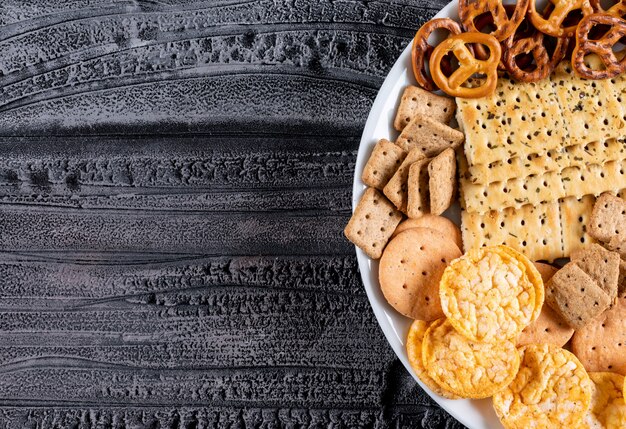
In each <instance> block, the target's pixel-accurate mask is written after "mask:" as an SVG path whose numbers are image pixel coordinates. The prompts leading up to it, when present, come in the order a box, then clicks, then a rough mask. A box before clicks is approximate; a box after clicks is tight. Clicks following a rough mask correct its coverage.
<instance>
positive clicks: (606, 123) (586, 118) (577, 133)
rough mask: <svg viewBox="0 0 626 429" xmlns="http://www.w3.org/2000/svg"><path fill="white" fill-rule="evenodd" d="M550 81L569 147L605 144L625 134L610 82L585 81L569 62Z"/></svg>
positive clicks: (622, 119)
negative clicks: (602, 142)
mask: <svg viewBox="0 0 626 429" xmlns="http://www.w3.org/2000/svg"><path fill="white" fill-rule="evenodd" d="M591 60H592V61H596V60H593V59H591ZM550 81H551V82H552V85H553V87H554V91H555V93H556V95H557V99H558V102H559V104H560V106H561V112H562V113H561V114H562V116H563V121H564V124H563V125H564V127H565V129H566V130H567V132H568V141H569V144H585V143H590V142H594V141H604V140H606V139H608V138H611V137H619V136H620V135H623V134H624V126H625V125H626V122H625V121H624V118H623V114H622V107H621V105H620V103H619V102H618V101H617V96H616V92H615V88H614V87H613V84H612V83H611V82H610V81H608V80H586V79H582V78H580V77H578V76H576V74H575V73H574V72H573V70H572V66H571V64H570V62H569V61H563V62H561V63H560V64H559V65H558V66H557V67H556V69H555V70H554V72H553V73H552V74H551V75H550Z"/></svg>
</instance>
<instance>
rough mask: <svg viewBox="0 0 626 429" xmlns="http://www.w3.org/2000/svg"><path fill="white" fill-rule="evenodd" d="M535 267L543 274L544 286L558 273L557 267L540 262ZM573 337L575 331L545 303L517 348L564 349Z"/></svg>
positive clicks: (525, 329)
mask: <svg viewBox="0 0 626 429" xmlns="http://www.w3.org/2000/svg"><path fill="white" fill-rule="evenodd" d="M535 266H536V267H537V271H539V273H540V274H541V279H542V280H543V282H544V284H545V283H547V282H548V280H550V279H551V278H552V276H553V275H554V273H556V272H557V271H558V269H557V268H556V267H553V266H552V265H548V264H542V263H540V262H535ZM572 335H574V329H573V328H570V327H569V325H568V324H567V323H565V321H564V320H563V318H562V317H561V316H559V315H558V314H557V313H555V312H554V310H552V309H551V308H550V306H548V305H547V304H545V303H544V305H543V307H542V309H541V313H540V314H539V317H538V318H537V320H535V321H534V322H532V323H531V324H530V325H528V326H527V327H526V328H524V330H523V331H522V333H521V334H520V336H519V337H518V338H517V346H518V347H523V346H527V345H529V344H541V343H550V344H554V345H555V346H557V347H563V346H564V345H565V344H566V343H567V342H568V341H569V340H570V338H572Z"/></svg>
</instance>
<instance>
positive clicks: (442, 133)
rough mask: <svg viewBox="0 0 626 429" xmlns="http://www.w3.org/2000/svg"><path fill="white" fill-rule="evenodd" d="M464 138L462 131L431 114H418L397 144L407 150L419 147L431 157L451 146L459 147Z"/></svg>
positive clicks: (405, 128)
mask: <svg viewBox="0 0 626 429" xmlns="http://www.w3.org/2000/svg"><path fill="white" fill-rule="evenodd" d="M464 139H465V136H464V135H463V133H462V132H461V131H459V130H455V129H454V128H450V127H449V126H447V125H445V124H442V123H440V122H437V121H435V120H434V119H432V118H430V117H429V116H426V115H420V114H418V115H415V117H414V118H413V120H412V121H411V122H409V123H408V124H407V126H406V127H404V130H402V133H401V134H400V136H399V137H398V139H397V140H396V144H397V145H398V146H400V147H401V148H403V149H404V150H406V151H410V150H411V149H415V148H418V149H420V150H421V151H422V153H423V154H424V156H426V157H429V158H430V157H433V156H437V155H439V154H440V153H441V152H443V150H444V149H447V148H449V147H452V148H456V147H458V146H459V145H461V143H463V140H464Z"/></svg>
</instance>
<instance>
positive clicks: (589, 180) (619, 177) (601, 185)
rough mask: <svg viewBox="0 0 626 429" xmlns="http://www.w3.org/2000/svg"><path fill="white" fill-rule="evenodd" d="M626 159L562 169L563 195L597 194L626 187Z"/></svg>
mask: <svg viewBox="0 0 626 429" xmlns="http://www.w3.org/2000/svg"><path fill="white" fill-rule="evenodd" d="M625 162H626V161H609V162H607V163H606V164H604V165H599V164H588V165H586V166H579V167H569V168H566V169H565V170H563V171H562V173H561V177H562V180H563V191H564V194H563V197H581V196H583V195H588V194H593V195H597V194H600V193H602V192H605V191H612V190H614V189H622V188H625V187H626V174H623V173H624V166H623V164H624V163H625Z"/></svg>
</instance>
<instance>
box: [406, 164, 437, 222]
mask: <svg viewBox="0 0 626 429" xmlns="http://www.w3.org/2000/svg"><path fill="white" fill-rule="evenodd" d="M430 162H431V160H430V158H427V159H422V160H419V161H417V162H414V163H413V164H412V165H411V167H410V169H409V180H408V188H409V192H408V194H409V196H408V200H407V205H406V214H407V216H408V217H410V218H417V217H420V216H422V215H424V214H426V213H428V211H429V204H428V201H429V193H430V192H429V189H428V170H429V169H428V165H429V163H430Z"/></svg>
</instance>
